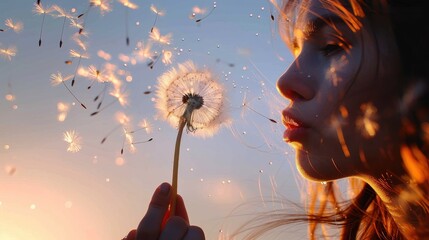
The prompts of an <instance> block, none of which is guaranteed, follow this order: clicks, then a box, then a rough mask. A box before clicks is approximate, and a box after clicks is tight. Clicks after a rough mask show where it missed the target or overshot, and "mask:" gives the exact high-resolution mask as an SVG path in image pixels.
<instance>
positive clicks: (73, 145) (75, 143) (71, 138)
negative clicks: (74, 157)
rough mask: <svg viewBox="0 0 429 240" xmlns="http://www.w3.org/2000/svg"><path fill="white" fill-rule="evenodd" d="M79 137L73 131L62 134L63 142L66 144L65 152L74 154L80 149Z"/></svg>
mask: <svg viewBox="0 0 429 240" xmlns="http://www.w3.org/2000/svg"><path fill="white" fill-rule="evenodd" d="M81 139H82V138H81V137H80V136H79V134H78V133H77V132H75V131H74V130H71V131H66V132H65V133H64V141H65V142H66V143H68V144H69V145H68V147H67V152H72V153H76V152H79V151H80V150H81V149H82V145H81Z"/></svg>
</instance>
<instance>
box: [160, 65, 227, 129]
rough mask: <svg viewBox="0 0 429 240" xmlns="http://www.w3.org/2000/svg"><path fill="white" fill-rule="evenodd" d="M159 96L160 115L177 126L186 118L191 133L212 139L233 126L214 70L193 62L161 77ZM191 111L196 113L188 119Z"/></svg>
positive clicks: (223, 93)
mask: <svg viewBox="0 0 429 240" xmlns="http://www.w3.org/2000/svg"><path fill="white" fill-rule="evenodd" d="M156 95H157V99H156V107H157V108H158V109H159V112H160V115H161V116H162V117H163V118H164V119H166V120H167V121H168V122H169V123H170V124H171V125H172V126H174V127H177V126H178V124H179V120H180V118H181V117H186V119H187V125H188V130H189V131H191V132H193V133H194V134H195V135H197V136H202V137H206V136H207V137H208V136H212V135H214V134H215V133H216V132H217V130H218V129H219V128H220V126H221V125H223V124H229V123H230V119H229V118H228V116H227V114H226V111H225V104H226V94H225V90H224V88H223V86H222V85H221V84H219V83H218V82H217V81H216V79H215V78H214V77H213V74H212V73H211V72H210V71H208V70H206V69H204V70H200V69H197V68H196V67H195V65H194V64H193V63H192V62H191V61H188V62H185V63H183V64H179V65H178V67H177V68H173V69H171V70H170V71H168V72H166V73H164V74H163V75H161V76H160V77H159V78H158V89H157V93H156ZM189 108H192V111H191V112H190V113H189V116H185V115H187V109H189Z"/></svg>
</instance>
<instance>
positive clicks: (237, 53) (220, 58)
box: [0, 0, 304, 240]
mask: <svg viewBox="0 0 429 240" xmlns="http://www.w3.org/2000/svg"><path fill="white" fill-rule="evenodd" d="M41 2H42V4H43V5H44V6H51V5H53V4H56V5H58V6H60V7H61V8H63V9H64V10H66V11H68V12H71V11H72V9H75V12H74V13H73V16H75V17H76V16H77V15H78V14H80V13H83V12H85V10H86V9H87V8H88V6H89V3H88V1H84V0H79V1H65V0H61V1H60V0H59V1H53V0H51V1H44V0H42V1H41ZM34 3H35V1H27V0H18V1H16V0H2V1H1V2H0V29H3V30H5V31H3V32H0V49H9V48H11V47H14V48H16V55H15V56H13V57H12V58H11V60H9V59H6V58H4V57H3V58H0V72H1V74H0V95H1V96H2V97H1V98H0V111H1V118H0V133H1V134H0V166H2V169H3V171H0V185H1V189H2V191H1V192H0V213H1V214H0V238H1V239H5V240H6V239H8V240H15V239H23V238H25V237H28V236H31V237H32V239H58V236H59V234H60V235H62V236H63V237H61V239H112V240H113V239H120V238H122V237H123V235H125V234H126V233H127V232H128V230H130V229H131V228H135V227H136V226H137V224H138V222H139V219H140V218H141V216H142V215H143V214H144V212H145V210H146V208H147V203H148V201H149V200H150V196H151V194H152V192H153V190H154V189H155V188H156V187H157V186H158V185H159V184H160V183H161V182H164V181H168V182H170V181H171V180H170V178H171V169H172V156H173V150H174V149H173V147H174V140H175V137H176V130H175V129H174V128H173V127H171V126H169V125H168V124H167V123H166V122H164V121H163V120H161V119H158V118H157V117H156V116H157V111H156V109H155V108H154V99H153V98H154V97H155V95H154V94H153V91H154V89H155V88H156V84H157V78H158V76H160V75H161V74H162V73H164V72H166V71H168V70H169V69H171V68H172V67H175V66H177V64H179V63H182V62H185V61H188V60H192V61H193V62H194V63H195V64H196V65H197V66H199V67H202V68H208V69H211V71H212V72H213V73H214V74H215V75H216V76H217V77H218V79H219V81H220V82H221V83H222V84H223V85H224V86H225V88H226V90H227V92H228V99H227V100H228V111H229V114H230V116H231V118H232V120H233V123H232V125H231V126H230V127H227V128H223V129H221V131H220V132H219V133H218V134H216V135H215V136H214V137H212V138H207V139H201V138H195V137H193V136H192V135H191V134H185V135H184V137H183V142H182V149H181V151H182V152H181V157H180V158H181V162H180V173H179V193H180V194H182V196H183V197H184V198H185V201H186V203H187V206H188V211H189V215H190V218H191V222H192V224H196V225H199V226H201V227H202V228H203V229H204V230H205V231H206V234H207V239H222V237H225V236H227V235H228V233H229V232H232V230H233V229H234V227H236V224H237V223H238V222H240V221H242V220H243V219H245V218H243V219H241V218H240V221H238V220H236V218H233V217H231V215H234V214H238V215H242V214H246V213H248V212H249V211H251V210H252V208H254V206H255V205H254V204H257V206H258V209H259V208H260V209H261V211H265V210H267V211H268V210H272V209H273V208H282V207H284V205H282V204H280V205H273V204H272V203H269V202H270V201H272V200H273V199H275V198H277V197H278V198H280V199H289V200H293V201H299V194H300V191H299V187H298V186H297V183H298V185H300V184H299V183H300V182H301V177H299V176H297V172H296V170H295V169H294V162H293V156H294V153H293V150H292V149H291V148H290V147H288V146H287V145H286V144H285V143H283V142H282V134H283V130H284V127H283V126H282V125H281V119H280V111H281V110H282V109H283V108H284V107H285V106H286V105H287V101H286V100H284V99H282V98H281V97H280V96H279V95H278V94H277V92H276V89H275V82H276V79H277V78H278V77H279V76H280V75H281V74H282V72H283V71H285V70H286V68H287V67H288V65H289V64H290V62H291V56H290V54H289V53H288V51H287V49H286V48H285V46H284V44H283V43H282V42H281V40H280V38H279V36H278V34H277V25H276V23H275V22H274V21H272V20H271V17H270V16H271V14H273V15H276V12H275V11H274V10H273V7H272V6H271V5H270V3H269V2H268V1H257V0H254V1H248V0H234V1H231V0H229V1H228V0H222V1H216V2H215V3H214V2H211V1H180V2H179V1H165V0H160V1H156V2H146V1H145V2H137V1H136V2H135V3H136V4H137V5H138V9H135V10H133V9H128V10H126V8H125V7H124V6H123V5H121V3H119V2H117V1H111V2H110V4H111V5H110V6H111V11H110V12H106V13H104V14H101V13H100V11H99V9H98V8H97V7H91V8H90V10H89V12H88V13H87V14H86V17H82V18H81V19H83V18H84V19H85V20H84V24H85V30H84V31H85V32H88V33H89V35H88V37H86V38H83V39H84V41H85V44H86V47H87V50H86V51H85V53H86V54H88V55H89V58H88V59H81V61H80V64H79V65H78V62H79V61H78V59H77V58H71V56H70V50H76V51H80V52H83V50H82V49H81V48H80V47H79V46H78V45H77V44H76V43H75V42H74V41H73V40H72V36H73V34H76V32H77V31H78V30H77V29H76V28H73V27H71V26H70V24H69V20H68V19H66V25H65V28H64V35H63V45H62V47H61V48H60V47H59V40H60V35H61V28H62V23H63V18H61V17H58V18H55V17H53V16H50V15H46V16H45V20H44V25H43V32H42V42H41V46H40V47H39V46H38V41H39V34H40V28H41V25H42V21H43V16H42V15H37V14H34V13H33V12H32V9H33V8H34ZM151 5H153V6H155V7H156V8H157V9H158V10H161V11H163V12H164V15H163V16H161V15H159V16H158V18H157V20H156V25H155V27H157V28H158V29H159V31H160V33H161V35H167V34H171V39H170V44H169V45H162V44H160V43H157V42H153V43H152V54H153V55H157V54H158V55H159V54H160V53H162V52H163V51H171V52H172V55H173V58H172V63H171V64H167V65H166V64H164V63H163V62H162V61H161V60H159V61H157V62H156V63H155V65H154V67H153V69H150V68H149V67H148V66H147V63H148V62H149V60H144V61H139V62H136V64H133V63H132V62H129V61H128V62H127V61H124V57H123V56H127V57H129V58H132V56H133V51H135V49H136V46H137V44H138V42H139V41H140V42H143V43H144V44H148V43H149V42H151V40H150V29H151V27H152V26H153V24H154V22H155V18H156V15H155V13H154V12H152V11H151V9H150V7H151ZM214 5H216V8H215V9H214V10H213V11H212V12H211V14H210V15H209V16H207V14H208V12H210V10H211V9H212V8H213V6H214ZM196 6H197V7H199V8H200V9H203V10H205V11H206V12H205V13H203V14H200V15H198V14H197V15H196V16H195V18H190V16H191V15H192V13H193V12H194V11H195V10H193V8H194V7H196ZM205 16H207V17H206V18H204V20H202V21H201V22H199V23H196V21H195V20H196V19H198V18H199V17H205ZM7 19H12V20H13V22H15V23H16V22H22V23H23V29H22V31H20V32H18V33H17V32H14V31H13V30H12V29H10V28H8V27H7V26H5V25H4V24H3V23H4V22H5V21H6V20H7ZM126 26H128V33H129V39H130V45H129V46H127V45H126V41H125V39H126ZM100 51H103V52H104V53H107V54H109V55H110V59H109V60H106V59H103V58H102V57H100V56H101V55H100ZM121 56H122V57H121ZM67 60H72V64H65V61H67ZM106 64H110V65H111V66H115V67H116V70H115V73H116V74H117V75H118V77H119V79H120V81H121V83H122V87H123V88H122V89H123V90H124V91H125V92H126V93H127V94H128V104H127V105H124V106H122V105H121V104H120V103H119V102H117V101H116V100H115V98H114V97H113V96H110V95H109V94H106V95H105V98H104V100H103V105H102V106H108V107H106V108H103V107H102V109H103V111H101V112H100V113H99V114H97V115H95V116H90V114H91V113H92V112H94V111H96V107H97V104H98V102H94V101H93V99H94V97H95V96H97V94H98V93H100V92H101V91H102V90H103V87H104V84H102V83H98V82H96V83H94V84H93V85H92V87H91V89H87V88H88V86H90V85H91V80H88V79H87V77H85V76H82V75H80V74H79V73H78V74H76V76H75V79H76V80H75V85H74V86H73V87H71V86H70V81H68V82H66V84H68V87H69V88H70V89H71V91H72V92H73V93H74V94H75V96H76V97H77V98H78V99H79V101H81V102H83V103H85V105H86V106H87V109H83V108H82V107H81V106H80V105H79V104H78V103H77V101H76V100H75V98H74V97H73V96H72V95H71V94H70V93H69V92H68V91H67V89H66V88H65V87H64V86H63V85H62V84H60V85H58V86H53V85H52V84H51V80H50V77H51V75H52V74H57V73H59V72H60V73H61V74H63V75H64V76H66V75H74V73H75V72H79V71H76V69H79V68H82V69H87V68H88V67H89V66H90V65H93V66H94V67H95V68H97V69H100V70H103V69H104V68H105V66H106ZM127 77H128V80H127ZM145 91H151V93H150V94H144V92H145ZM244 100H245V102H246V105H247V106H248V107H246V106H244V107H243V101H244ZM59 103H62V104H63V105H66V106H68V110H67V111H66V112H67V116H66V117H65V119H64V120H63V121H59V120H58V115H59V114H60V112H59V109H58V104H59ZM109 103H111V104H110V105H108V104H109ZM252 109H253V110H252ZM255 111H256V112H257V113H256V112H255ZM120 113H122V114H124V115H126V116H127V117H128V118H129V119H130V121H129V124H128V126H127V128H128V129H138V126H139V123H140V122H141V121H143V120H146V121H147V122H149V123H150V125H151V131H150V132H146V131H137V132H136V133H134V134H133V137H134V139H135V141H136V142H138V141H145V140H147V139H149V138H153V141H151V142H148V143H142V144H136V145H135V147H136V151H135V152H131V151H130V150H129V149H128V148H127V146H126V144H125V148H124V153H123V154H121V153H120V151H121V148H122V146H123V142H124V134H123V130H122V127H121V126H120V125H118V121H117V119H116V117H115V116H117V115H118V114H120ZM261 115H264V116H266V117H267V118H272V119H275V120H277V121H278V123H277V124H275V123H272V122H270V121H269V120H267V119H266V118H265V117H263V116H261ZM118 126H119V127H118ZM66 131H74V132H75V133H77V134H78V135H79V137H80V139H81V141H80V145H81V149H80V150H79V151H78V152H70V151H67V148H68V144H67V143H66V142H65V141H64V140H63V138H64V133H65V132H66ZM106 136H107V140H106V142H104V143H103V144H101V143H100V142H101V140H102V139H103V138H104V137H106ZM250 203H251V204H252V206H251V207H250V206H248V207H246V206H247V205H246V204H250ZM242 204H244V205H242ZM237 206H243V207H242V208H243V209H241V210H239V211H238V212H235V211H233V209H235V208H236V207H237ZM76 229H81V231H76ZM286 234H289V235H287V236H302V235H304V233H303V232H299V233H298V234H295V235H293V234H292V233H286Z"/></svg>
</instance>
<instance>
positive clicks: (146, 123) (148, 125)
mask: <svg viewBox="0 0 429 240" xmlns="http://www.w3.org/2000/svg"><path fill="white" fill-rule="evenodd" d="M139 127H141V128H143V129H144V130H145V131H146V133H151V132H152V125H151V123H150V122H149V121H148V120H147V119H143V120H141V121H140V123H139Z"/></svg>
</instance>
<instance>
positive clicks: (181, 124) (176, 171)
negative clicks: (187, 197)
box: [170, 117, 186, 217]
mask: <svg viewBox="0 0 429 240" xmlns="http://www.w3.org/2000/svg"><path fill="white" fill-rule="evenodd" d="M185 125H186V118H185V117H181V118H180V121H179V131H178V133H177V138H176V146H175V148H174V162H173V179H172V183H171V185H172V193H171V202H170V216H171V217H172V216H174V215H175V212H176V199H177V179H178V175H179V153H180V142H181V141H182V134H183V129H184V128H185Z"/></svg>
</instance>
